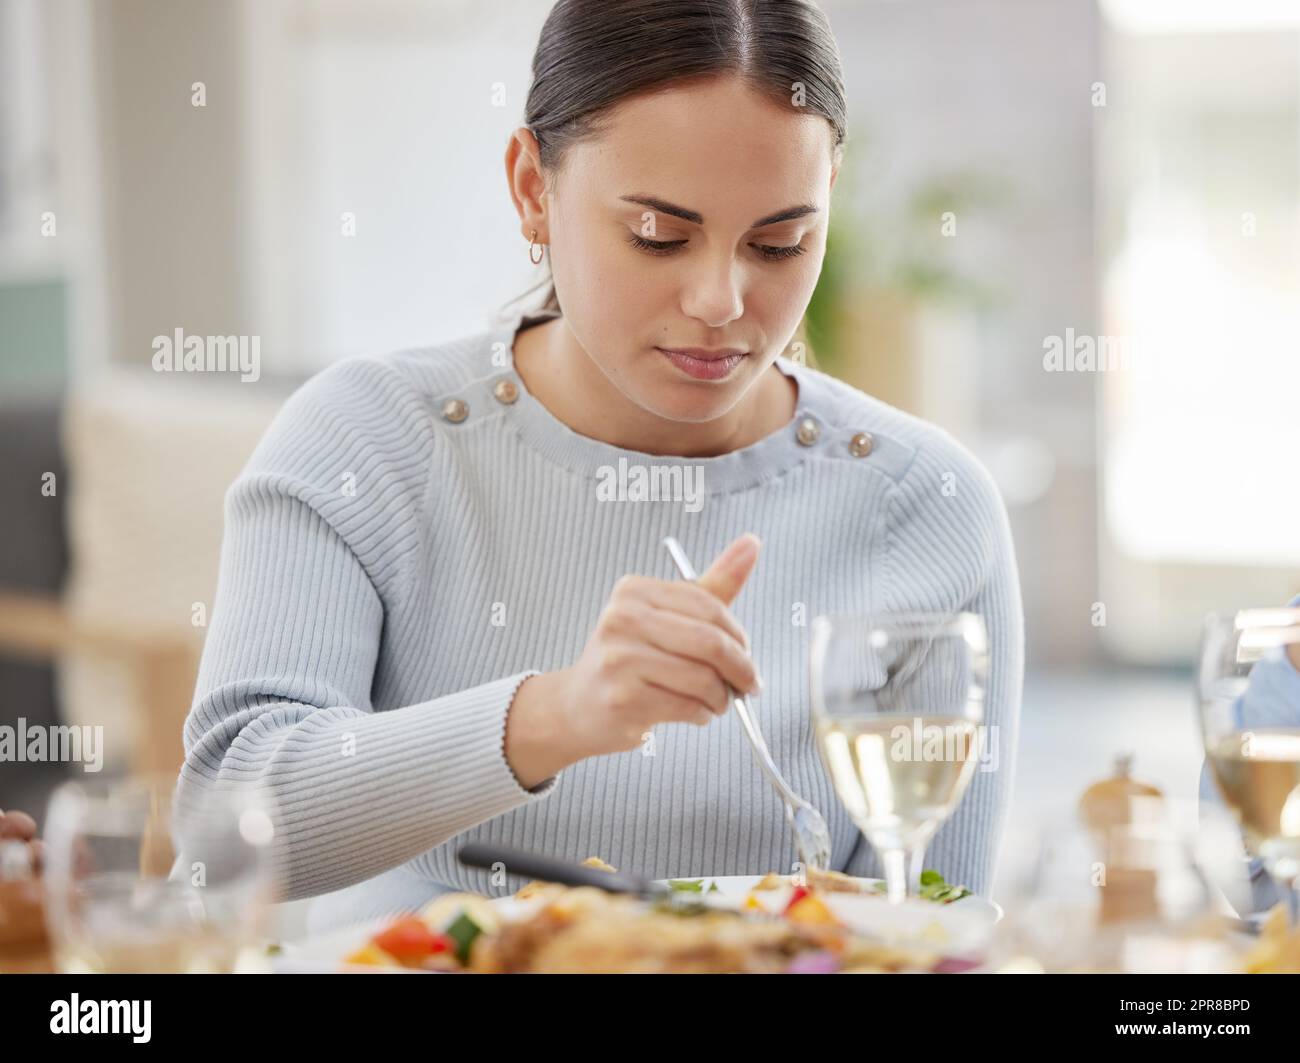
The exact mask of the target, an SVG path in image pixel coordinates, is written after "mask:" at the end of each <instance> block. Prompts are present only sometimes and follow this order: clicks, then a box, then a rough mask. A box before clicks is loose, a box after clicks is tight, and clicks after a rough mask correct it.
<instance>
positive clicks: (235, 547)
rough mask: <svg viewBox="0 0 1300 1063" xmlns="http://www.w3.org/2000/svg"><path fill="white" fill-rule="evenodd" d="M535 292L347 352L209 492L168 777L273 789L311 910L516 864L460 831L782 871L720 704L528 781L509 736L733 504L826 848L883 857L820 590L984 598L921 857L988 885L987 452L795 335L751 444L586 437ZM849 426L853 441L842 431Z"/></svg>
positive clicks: (715, 534)
mask: <svg viewBox="0 0 1300 1063" xmlns="http://www.w3.org/2000/svg"><path fill="white" fill-rule="evenodd" d="M531 323H533V319H530V318H523V317H522V315H520V314H516V315H514V316H513V317H511V318H509V319H507V320H506V321H505V322H504V323H502V324H499V325H498V326H496V327H494V328H491V329H490V330H488V331H485V332H484V333H482V334H479V335H475V336H471V337H467V338H463V339H460V340H457V341H454V342H449V343H445V344H443V345H440V346H436V347H428V348H421V349H417V350H406V351H400V352H397V353H392V354H387V355H383V356H378V357H372V356H364V357H362V356H358V357H351V358H348V359H345V360H343V361H340V362H339V363H337V364H335V365H333V366H331V367H329V368H328V369H326V370H325V371H323V372H321V373H319V374H318V375H317V376H315V377H314V378H313V379H312V380H310V381H308V382H307V383H306V384H305V385H304V386H302V387H301V388H300V389H299V390H298V391H297V392H296V393H295V394H294V395H293V396H292V397H291V398H290V399H289V401H288V402H287V403H286V405H285V406H284V408H283V410H282V411H281V412H280V414H279V415H278V417H277V418H276V420H275V421H274V423H273V424H272V425H271V427H270V428H269V429H268V431H267V433H266V435H265V437H264V438H263V439H262V440H261V442H260V444H259V445H258V447H257V449H256V452H255V453H254V454H253V456H252V458H251V459H250V460H249V462H248V464H247V466H246V467H245V469H244V470H243V472H242V473H241V475H240V476H239V478H238V479H237V480H236V482H235V483H234V484H233V485H232V486H231V488H230V490H229V492H228V493H227V496H226V510H225V520H226V526H225V538H224V542H223V547H222V555H221V568H220V579H219V585H218V590H217V597H216V601H215V604H214V608H213V611H212V616H211V623H210V627H209V631H208V637H207V642H206V644H205V647H204V651H203V659H202V665H201V668H200V673H199V679H198V686H197V690H196V694H195V699H194V703H193V707H192V709H191V712H190V715H189V718H188V720H187V723H186V728H185V753H186V762H185V767H184V770H183V773H182V777H181V789H182V791H185V790H187V789H188V788H190V787H207V786H210V785H212V784H213V783H214V781H216V780H221V784H222V785H224V784H227V783H232V784H242V783H247V782H250V781H260V782H261V783H262V784H264V785H265V786H266V787H267V788H268V789H269V791H270V792H271V793H272V794H273V796H274V799H275V802H276V806H277V816H278V822H279V834H278V839H279V841H278V844H279V851H278V854H277V855H278V860H279V862H280V864H279V866H280V871H281V874H282V877H283V888H284V892H283V896H284V897H285V899H292V898H301V897H309V896H318V895H322V894H328V896H324V897H319V899H318V900H317V901H316V902H315V904H314V906H313V912H312V914H311V915H310V916H309V920H308V924H309V927H310V928H311V929H315V930H320V929H325V928H327V927H329V926H332V925H336V924H339V923H343V922H347V921H350V920H355V919H362V918H369V917H373V916H376V915H380V914H387V913H389V912H392V911H397V910H403V909H410V908H414V907H417V906H418V905H420V904H422V903H424V902H425V901H427V900H428V899H429V898H431V897H432V896H434V895H436V894H437V893H439V892H443V891H446V890H448V889H468V890H475V891H478V892H482V893H487V894H493V895H498V894H502V893H506V892H510V891H512V890H513V889H516V888H518V886H519V885H520V883H519V882H518V881H515V880H510V881H507V882H505V883H494V882H492V881H490V879H489V877H488V873H487V872H483V871H479V870H471V869H467V868H464V867H461V866H460V865H459V864H458V862H457V860H456V856H455V852H456V850H457V848H458V847H459V845H460V844H463V843H464V842H466V841H470V840H479V841H489V842H496V843H501V844H505V845H509V846H513V847H520V848H524V849H530V850H537V851H542V852H546V853H549V854H551V855H554V856H557V857H561V858H567V859H570V860H582V859H584V858H585V857H588V856H592V855H596V856H600V857H602V858H603V859H605V860H607V861H609V862H610V863H612V864H613V865H614V866H616V867H620V868H627V869H631V870H636V871H640V872H643V873H645V874H647V875H650V876H652V877H655V878H662V877H679V876H701V875H726V874H759V873H763V872H766V871H772V870H778V871H788V870H789V869H790V867H791V865H792V864H793V862H794V861H795V859H796V856H795V850H794V844H793V841H792V838H791V836H790V832H789V830H788V828H787V825H786V820H785V816H784V813H783V809H782V806H781V804H780V802H779V800H778V799H777V797H776V795H775V794H774V792H773V791H772V789H771V787H770V786H769V785H768V783H767V782H766V781H765V780H764V778H763V776H762V775H761V774H760V772H759V769H758V768H757V767H756V765H755V764H754V761H753V759H752V756H751V753H750V750H749V748H748V746H747V745H746V743H745V740H744V737H743V735H742V733H741V730H740V726H739V721H738V720H737V719H736V718H735V716H734V713H732V714H728V715H727V716H724V717H722V718H719V719H717V720H715V721H713V722H712V723H710V724H709V725H708V726H707V727H703V728H700V727H695V726H691V725H665V726H661V727H659V728H657V729H656V731H655V735H654V740H653V743H646V744H644V745H643V746H641V747H638V748H637V749H635V750H633V751H631V752H627V753H622V754H616V755H609V756H601V757H594V758H590V759H588V760H584V761H581V762H579V763H577V764H573V765H571V766H570V767H568V768H566V769H564V770H563V771H562V772H560V773H559V774H558V775H557V776H554V777H552V778H551V779H548V780H546V781H545V782H543V783H542V784H540V785H539V786H537V787H535V788H534V789H532V790H526V789H524V788H523V787H521V786H520V784H519V782H518V781H517V779H516V778H515V776H514V774H513V772H512V771H511V769H510V766H509V764H508V762H507V761H506V759H505V757H504V754H503V737H504V728H505V722H506V717H507V713H508V711H509V708H510V703H511V700H512V697H513V695H514V692H515V690H516V689H517V688H518V686H519V684H520V683H521V682H522V681H523V680H524V679H525V678H526V677H527V676H529V675H532V674H536V673H537V672H540V671H547V670H551V669H556V668H561V667H565V666H568V665H569V664H572V663H573V662H574V661H575V660H576V659H577V657H578V655H579V653H580V651H581V649H582V647H583V645H584V644H585V642H586V640H587V638H588V636H589V634H590V633H591V630H592V628H593V627H594V625H595V622H596V619H597V617H598V616H599V614H600V611H601V609H602V608H603V607H604V605H605V602H606V601H607V599H608V597H609V594H610V591H611V589H612V588H613V586H614V583H615V581H616V580H617V579H618V578H619V577H620V576H622V575H624V574H626V573H640V574H643V575H650V576H657V577H661V578H665V579H670V578H675V573H674V571H673V569H672V565H671V561H670V559H669V557H668V556H667V554H666V553H665V551H664V550H663V548H662V547H661V546H660V540H661V539H662V537H663V536H665V535H668V534H672V535H675V536H676V537H677V538H678V539H679V540H680V541H681V542H682V544H683V546H684V547H685V549H686V551H687V553H688V554H689V555H690V556H691V557H692V558H693V559H694V560H695V562H696V564H697V565H698V566H700V568H701V569H703V568H704V567H705V566H706V565H707V563H708V562H709V561H710V560H711V559H712V558H713V557H714V556H716V555H717V553H718V552H719V551H720V550H721V549H722V548H723V547H724V546H725V545H726V544H727V543H728V542H730V541H731V540H732V539H733V538H735V537H736V536H737V535H739V534H741V533H742V532H745V531H753V532H755V533H757V534H758V535H759V536H760V538H761V539H762V540H763V550H762V554H761V556H760V558H759V562H758V565H757V568H756V569H755V571H754V573H753V575H752V576H751V577H750V579H749V581H748V583H747V584H746V586H745V588H744V590H743V591H742V592H741V594H740V597H739V598H738V599H737V601H736V603H735V605H734V607H733V611H734V613H735V615H736V617H737V618H738V620H739V621H740V622H741V623H742V624H743V625H744V627H745V629H746V631H747V632H748V633H749V635H750V640H751V644H752V646H753V652H754V656H755V662H756V664H757V667H758V671H759V674H760V675H762V676H763V681H764V684H765V686H764V692H763V694H762V695H761V696H759V697H756V698H755V699H754V705H755V709H756V713H757V717H758V721H759V724H760V726H761V727H762V729H763V731H764V733H765V735H766V737H767V740H768V743H769V745H770V746H771V750H772V754H773V756H774V757H775V759H776V762H777V764H778V765H779V767H780V768H781V770H782V771H783V772H784V774H785V775H786V777H787V779H788V780H789V782H790V783H791V785H792V786H793V787H794V789H795V790H796V791H798V792H799V793H801V794H802V795H803V796H804V797H806V798H807V799H808V800H810V801H812V802H813V804H815V805H816V806H817V807H818V808H819V809H820V810H821V811H822V812H823V814H824V815H825V816H826V818H827V821H828V823H829V826H830V831H831V838H832V841H833V846H834V852H833V866H834V867H836V868H837V869H841V870H844V871H847V872H849V873H852V874H858V875H871V876H876V875H879V874H880V868H879V865H878V863H877V861H876V858H875V854H874V853H873V851H872V850H871V848H870V846H869V845H867V844H866V843H865V842H864V841H862V840H861V837H860V834H859V832H858V830H857V829H856V828H855V827H854V825H853V823H852V822H851V821H850V820H849V818H848V816H847V814H846V813H845V812H844V810H843V808H842V807H841V805H840V803H839V801H838V800H837V799H836V797H835V793H834V791H833V790H832V788H831V784H830V781H829V779H828V778H827V776H826V773H825V771H824V770H823V767H822V764H821V762H820V758H819V756H818V753H817V750H816V747H815V745H814V743H813V736H812V731H811V728H810V725H809V698H808V641H809V639H808V636H809V624H810V622H811V619H812V618H813V617H814V616H816V615H817V614H819V613H843V612H855V611H867V610H906V609H921V610H936V611H949V610H959V609H969V610H972V611H975V612H977V613H980V614H982V615H983V617H984V618H985V622H986V625H987V627H988V631H989V636H990V654H991V658H990V684H989V691H988V699H987V705H986V724H987V725H988V732H987V739H988V740H989V748H988V750H987V751H986V758H987V759H986V762H985V763H984V764H982V765H981V770H979V771H977V772H976V773H975V775H974V778H973V781H972V783H971V786H970V789H969V791H968V793H967V794H966V797H965V799H964V800H963V802H962V804H961V806H960V807H959V809H958V811H957V812H956V814H955V815H954V817H953V818H952V819H951V821H950V822H949V823H947V824H946V825H945V826H944V827H943V828H942V829H941V830H940V832H939V833H938V835H937V836H936V838H935V840H934V841H933V842H932V844H931V846H930V848H929V851H928V853H927V856H926V859H925V866H927V867H934V868H937V869H938V870H939V871H940V872H942V874H943V875H944V876H945V877H946V878H947V879H948V880H949V881H955V882H959V883H964V884H966V885H967V886H969V887H970V888H971V889H973V890H975V891H976V892H979V893H987V892H988V891H989V890H990V888H991V886H992V883H993V874H994V866H995V861H996V856H997V851H998V842H999V838H1000V835H1001V833H1002V827H1003V822H1004V818H1005V814H1006V811H1007V805H1008V800H1009V797H1010V793H1011V788H1012V773H1013V770H1014V763H1015V751H1016V736H1017V723H1018V716H1019V708H1020V695H1021V684H1022V673H1023V621H1022V612H1021V602H1020V589H1019V583H1018V578H1017V574H1016V565H1015V559H1014V553H1013V548H1012V542H1011V536H1010V533H1009V529H1008V524H1007V518H1006V513H1005V509H1004V507H1003V505H1002V502H1001V500H1000V498H999V496H998V493H997V490H996V488H995V486H994V484H993V482H992V480H991V479H990V477H989V475H988V474H987V473H986V472H985V470H984V469H983V468H982V467H981V466H980V465H979V464H978V463H977V462H976V461H975V460H974V459H973V458H972V457H971V456H970V455H969V454H968V453H967V452H966V451H965V450H964V449H963V448H962V447H961V446H960V445H958V444H957V443H956V442H955V441H954V440H953V439H952V438H951V437H950V436H948V435H946V434H945V433H944V432H942V431H941V430H939V429H937V428H935V427H934V426H932V425H929V424H927V423H925V422H923V421H920V420H918V419H916V418H914V417H912V416H909V415H907V414H904V413H902V412H900V411H898V410H896V409H894V408H892V407H890V406H887V405H885V404H884V403H882V402H879V401H877V400H875V399H873V398H870V397H868V396H867V395H864V394H863V393H861V392H860V391H858V390H856V389H854V388H852V387H850V386H848V385H846V384H844V383H841V382H839V381H837V380H835V379H833V378H832V377H829V376H827V375H825V374H823V373H820V372H818V371H816V370H814V369H811V368H809V367H807V366H803V365H799V364H795V363H792V362H790V361H788V360H786V359H784V358H782V359H779V360H778V363H777V365H778V368H779V369H780V371H781V372H783V373H785V374H786V375H787V376H791V377H793V378H794V380H795V381H796V382H797V384H798V387H799V397H798V408H797V412H796V415H795V417H794V419H793V420H792V421H791V422H790V423H789V424H788V425H786V426H785V427H783V428H782V429H780V430H779V431H777V432H775V433H773V434H771V435H769V436H766V437H765V438H763V439H761V440H759V441H758V442H757V443H754V444H752V445H751V446H748V447H745V448H743V449H741V450H738V451H734V452H731V453H728V454H725V455H721V456H718V457H712V458H701V459H682V458H671V457H658V458H657V457H653V456H651V455H647V454H642V453H638V452H635V451H630V450H624V449H620V448H618V447H614V446H611V445H609V444H606V443H604V442H601V441H598V440H595V439H592V438H589V437H585V436H580V435H578V434H576V433H575V432H573V431H572V430H571V429H569V428H568V427H567V426H566V425H565V424H563V423H562V422H560V421H559V420H558V419H556V418H555V417H554V416H553V415H552V414H551V413H550V412H549V411H548V410H547V409H546V407H544V406H543V405H542V404H541V403H540V402H538V401H537V400H536V399H535V398H534V397H533V396H532V395H530V394H529V393H528V392H527V390H526V389H525V388H524V385H523V382H522V380H521V379H520V377H519V375H518V374H517V373H515V372H514V370H513V363H512V343H513V338H514V335H515V332H516V329H517V328H518V327H520V325H521V324H523V325H525V326H526V325H527V324H531ZM502 381H508V382H510V383H511V384H513V386H514V393H515V395H516V397H515V399H514V401H508V400H509V399H510V395H511V391H510V389H509V388H506V387H500V386H499V385H500V383H501V382H502ZM450 400H460V402H461V403H464V404H465V405H466V407H467V412H466V415H465V416H464V417H463V418H460V419H458V417H457V414H458V411H459V409H460V408H459V407H457V406H455V405H454V404H453V405H452V406H450V407H449V406H448V403H449V402H450ZM449 414H450V416H448V415H449ZM862 432H866V433H869V434H870V436H871V440H872V445H871V448H870V452H869V453H866V454H859V453H855V452H854V450H857V451H862V450H863V449H864V448H863V447H862V446H861V445H859V446H857V447H856V448H853V449H851V448H850V440H851V439H852V438H853V437H854V435H855V434H857V433H862ZM620 463H622V464H620ZM684 468H686V469H688V470H689V473H688V475H687V476H685V477H683V478H682V479H681V481H680V483H681V484H682V485H683V489H684V493H683V494H682V495H681V496H680V497H679V498H678V499H677V500H673V499H671V498H669V499H664V498H661V499H659V500H635V499H636V490H637V488H636V482H637V477H638V475H645V476H647V477H648V479H647V481H646V482H649V483H666V482H667V481H659V480H657V478H656V477H657V475H658V473H664V472H666V473H669V474H672V475H678V476H680V475H681V474H682V472H683V470H684ZM620 470H625V471H622V472H620ZM638 470H639V472H638ZM697 470H700V471H697ZM697 476H698V477H700V479H699V480H696V479H695V477H697ZM697 488H698V491H699V493H698V494H696V493H695V491H696V489H697ZM453 839H454V840H453Z"/></svg>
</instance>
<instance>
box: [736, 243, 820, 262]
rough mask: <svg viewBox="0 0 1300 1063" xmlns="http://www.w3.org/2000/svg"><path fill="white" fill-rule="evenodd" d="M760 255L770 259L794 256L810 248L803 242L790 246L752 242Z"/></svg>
mask: <svg viewBox="0 0 1300 1063" xmlns="http://www.w3.org/2000/svg"><path fill="white" fill-rule="evenodd" d="M749 246H750V247H752V248H754V249H755V250H756V251H757V252H758V253H759V254H760V255H762V256H763V257H764V258H768V259H773V260H776V259H782V258H794V257H795V256H796V255H802V254H803V253H804V252H805V251H807V250H808V249H807V248H806V247H804V246H803V244H791V245H790V246H789V247H768V246H767V245H766V244H750V245H749Z"/></svg>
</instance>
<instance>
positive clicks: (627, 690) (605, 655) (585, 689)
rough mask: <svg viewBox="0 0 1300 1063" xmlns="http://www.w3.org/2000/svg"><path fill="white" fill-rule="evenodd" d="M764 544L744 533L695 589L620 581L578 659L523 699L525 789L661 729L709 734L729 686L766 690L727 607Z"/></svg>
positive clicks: (518, 760)
mask: <svg viewBox="0 0 1300 1063" xmlns="http://www.w3.org/2000/svg"><path fill="white" fill-rule="evenodd" d="M759 545H760V544H759V541H758V538H757V536H755V535H752V534H746V535H742V536H741V537H740V538H738V539H736V540H735V541H734V542H732V543H731V544H730V545H729V546H728V547H727V548H726V549H725V550H724V551H723V552H722V553H721V554H719V555H718V558H717V560H715V561H714V562H713V564H712V565H711V566H710V567H709V570H708V571H707V572H705V573H704V574H703V575H702V576H701V577H700V578H699V580H698V581H696V582H695V583H689V582H686V581H684V580H665V579H654V578H651V577H648V576H624V577H623V578H622V579H620V580H619V581H618V583H617V584H616V585H615V587H614V591H613V593H612V594H611V595H610V598H609V601H608V602H607V603H606V605H605V609H604V611H603V612H602V613H601V615H600V619H599V620H598V621H597V622H596V627H595V630H594V631H593V632H592V634H591V636H590V638H589V639H588V641H587V645H586V646H585V648H584V649H583V651H582V655H581V656H580V657H579V659H578V661H577V662H576V663H575V664H573V665H572V666H570V667H569V668H565V669H561V670H560V671H558V672H549V673H546V674H545V675H540V676H533V677H531V678H530V679H528V680H526V681H525V682H524V683H523V684H522V685H521V686H520V688H519V691H518V692H517V693H516V696H515V702H514V705H513V706H512V709H511V713H510V716H511V720H510V725H509V727H508V729H507V736H506V755H507V759H508V760H509V761H510V763H511V766H512V767H513V768H514V770H515V773H516V775H517V776H518V777H519V779H520V782H521V783H522V784H523V785H524V786H526V787H529V788H531V787H532V786H535V785H537V783H539V782H541V781H542V780H544V779H546V778H548V777H549V776H550V775H553V774H554V773H555V771H557V770H559V767H563V766H564V765H565V764H571V763H574V762H575V761H577V760H581V759H583V758H585V757H589V756H597V755H600V754H604V753H620V752H625V751H627V750H629V749H634V748H636V746H637V745H638V744H639V743H640V742H641V740H642V737H643V736H644V735H645V733H646V732H647V731H648V730H649V729H650V728H651V727H653V726H654V725H655V724H659V723H693V724H697V725H701V726H703V725H705V724H707V723H709V722H710V721H712V720H713V719H714V718H715V717H718V716H721V715H723V714H724V713H726V711H727V709H728V707H729V705H730V698H729V697H728V694H727V686H728V684H730V685H731V686H732V687H734V688H735V689H736V690H739V691H749V692H751V693H752V692H755V691H757V690H758V689H759V685H758V675H757V672H756V671H755V669H754V663H753V661H751V660H750V657H749V651H748V646H749V639H748V636H747V635H746V634H745V631H744V629H743V628H742V627H741V626H740V624H739V623H738V622H737V621H736V618H735V617H734V616H732V615H731V612H730V610H729V609H728V608H727V606H728V605H729V604H730V603H731V602H732V601H734V600H735V598H736V596H737V595H738V594H739V593H740V590H741V588H742V587H743V586H744V584H745V581H746V580H747V579H748V578H749V575H750V573H751V572H752V571H753V569H754V564H755V563H756V562H757V560H758V551H759ZM516 714H518V718H517V719H516Z"/></svg>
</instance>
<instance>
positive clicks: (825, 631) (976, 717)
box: [810, 613, 988, 904]
mask: <svg viewBox="0 0 1300 1063" xmlns="http://www.w3.org/2000/svg"><path fill="white" fill-rule="evenodd" d="M810 655H811V679H812V692H811V693H812V697H811V702H812V716H813V729H814V733H815V734H816V736H817V745H818V749H819V750H820V751H821V757H822V763H823V764H824V765H825V766H826V770H827V772H828V773H829V775H830V777H831V780H832V782H833V783H834V785H835V791H836V793H838V794H839V798H840V801H841V802H843V804H844V807H845V809H846V810H847V811H848V814H849V816H850V817H851V818H852V820H853V822H854V823H855V824H857V827H858V829H859V830H861V831H862V833H863V834H864V835H865V836H866V838H867V840H868V841H869V842H870V843H871V844H872V845H873V846H874V847H875V849H876V851H877V852H878V853H880V856H881V862H882V864H883V865H884V871H885V882H886V887H887V891H888V897H889V900H890V902H891V903H893V904H901V903H903V902H904V901H905V900H906V899H907V897H908V895H909V893H910V894H911V895H916V893H917V892H918V885H919V878H920V873H921V863H922V860H923V858H924V853H925V847H926V845H927V844H928V843H929V841H930V839H931V838H932V837H933V836H934V834H935V832H936V831H937V830H938V829H939V827H940V826H941V825H942V824H943V822H944V821H945V820H946V819H947V818H948V817H949V816H950V815H951V814H952V812H953V810H954V809H955V808H956V807H957V804H958V802H959V801H960V800H961V798H962V795H963V794H964V793H965V792H966V787H967V786H968V785H969V784H970V780H971V776H972V775H973V774H974V771H975V767H976V764H977V762H978V761H979V756H980V753H979V748H980V741H981V728H980V725H981V723H982V721H983V718H984V689H985V683H986V676H987V672H988V635H987V632H986V630H985V627H984V621H983V620H982V619H981V618H980V617H979V616H977V615H975V614H973V613H956V614H940V613H879V614H874V615H858V616H819V617H817V618H816V619H815V620H814V621H813V625H812V639H811V651H810Z"/></svg>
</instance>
